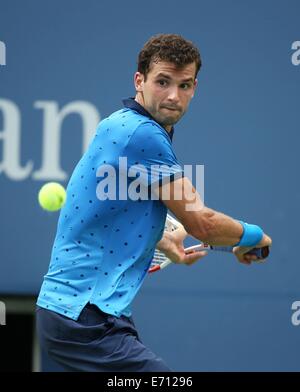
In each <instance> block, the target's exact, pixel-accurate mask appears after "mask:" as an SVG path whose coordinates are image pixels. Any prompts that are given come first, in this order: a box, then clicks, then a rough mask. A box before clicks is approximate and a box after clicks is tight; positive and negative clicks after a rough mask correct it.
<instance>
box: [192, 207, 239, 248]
mask: <svg viewBox="0 0 300 392" xmlns="http://www.w3.org/2000/svg"><path fill="white" fill-rule="evenodd" d="M197 218H198V222H196V224H192V225H191V226H190V228H189V225H188V227H186V229H187V232H188V233H189V234H191V235H192V236H194V237H195V238H197V239H199V240H200V241H204V242H206V243H208V244H210V245H220V246H222V245H224V246H233V245H236V244H237V243H238V242H239V241H240V239H241V237H242V235H243V231H244V230H243V226H242V225H241V223H239V222H238V221H237V220H235V219H233V218H231V217H229V216H227V215H225V214H223V213H221V212H217V211H214V210H212V209H209V208H206V207H204V208H203V210H202V211H201V214H199V216H198V214H197V213H195V217H194V219H195V220H197Z"/></svg>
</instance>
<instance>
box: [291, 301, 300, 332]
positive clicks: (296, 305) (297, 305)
mask: <svg viewBox="0 0 300 392" xmlns="http://www.w3.org/2000/svg"><path fill="white" fill-rule="evenodd" d="M292 310H296V312H294V313H293V314H292V320H291V321H292V324H293V325H295V327H297V326H298V325H300V301H294V302H293V303H292Z"/></svg>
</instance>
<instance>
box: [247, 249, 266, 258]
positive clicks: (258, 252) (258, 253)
mask: <svg viewBox="0 0 300 392" xmlns="http://www.w3.org/2000/svg"><path fill="white" fill-rule="evenodd" d="M269 253H270V249H269V247H268V246H264V247H263V248H253V249H251V250H250V251H249V252H247V253H246V254H247V255H255V256H257V258H258V260H261V259H266V258H267V257H268V256H269Z"/></svg>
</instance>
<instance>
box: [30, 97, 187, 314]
mask: <svg viewBox="0 0 300 392" xmlns="http://www.w3.org/2000/svg"><path fill="white" fill-rule="evenodd" d="M123 103H124V108H123V109H121V110H118V111H116V112H114V113H113V114H111V115H110V116H109V117H107V118H105V119H103V120H102V121H101V122H100V123H99V125H98V127H97V130H96V134H95V136H94V138H93V140H92V142H91V143H90V145H89V148H88V150H87V151H86V153H85V154H84V155H83V157H82V158H81V160H80V161H79V163H78V164H77V166H76V168H75V170H74V172H73V174H72V176H71V178H70V181H69V184H68V187H67V199H66V204H65V206H64V207H63V208H62V210H61V212H60V216H59V221H58V227H57V233H56V238H55V241H54V245H53V249H52V255H51V260H50V265H49V270H48V272H47V274H46V275H45V276H44V280H43V284H42V287H41V291H40V294H39V297H38V301H37V304H38V305H39V306H40V307H42V308H46V309H49V310H53V311H55V312H57V313H59V314H62V315H64V316H66V317H69V318H72V319H75V320H77V318H78V317H79V314H80V313H81V311H82V309H83V308H84V306H85V305H86V304H87V303H88V302H90V303H92V304H95V305H96V306H98V307H99V308H100V309H101V310H102V311H104V312H106V313H109V314H112V315H115V316H117V317H119V316H120V315H125V316H130V315H131V310H130V304H131V302H132V300H133V299H134V297H135V295H136V294H137V292H138V290H139V289H140V287H141V285H142V282H143V280H144V279H145V277H146V275H147V271H148V268H149V265H150V263H151V260H152V257H153V254H154V250H155V246H156V243H157V242H158V241H159V240H160V239H161V237H162V234H163V229H164V223H165V218H166V212H167V211H166V207H165V205H164V204H163V203H162V202H161V201H160V200H157V198H156V199H155V197H152V198H151V197H150V196H151V192H150V191H149V190H150V189H151V186H153V185H158V184H160V183H161V181H164V179H165V178H167V177H168V178H170V177H171V180H172V179H174V178H177V176H181V175H182V172H183V171H182V168H181V166H180V165H179V163H178V161H177V159H176V156H175V154H174V151H173V149H172V144H171V142H172V140H171V138H172V133H173V132H171V133H168V132H167V131H166V130H165V129H164V128H163V127H162V126H161V125H160V124H158V123H157V122H156V121H155V120H154V119H153V118H152V117H151V115H150V114H149V113H148V112H147V111H146V110H145V109H144V108H143V107H142V106H141V105H139V104H138V103H137V102H136V101H135V100H134V99H132V98H130V99H126V100H124V101H123ZM120 158H122V160H123V161H122V162H123V163H124V162H125V161H126V163H127V166H126V167H125V168H124V165H123V163H122V165H121V164H120V162H121V160H120ZM162 165H164V168H165V169H164V170H162V171H159V170H158V168H159V167H160V166H162ZM121 166H122V168H121ZM153 168H154V169H153ZM127 169H128V170H127ZM129 173H130V176H129V175H128V174H129ZM157 173H159V174H158V175H157ZM108 180H109V181H108ZM121 181H123V182H121ZM120 188H122V189H120ZM145 190H146V192H145ZM125 191H126V192H127V195H125V196H126V197H124V192H125ZM147 191H148V192H147ZM146 195H147V196H148V197H146ZM152 196H153V195H152ZM153 199H154V200H153Z"/></svg>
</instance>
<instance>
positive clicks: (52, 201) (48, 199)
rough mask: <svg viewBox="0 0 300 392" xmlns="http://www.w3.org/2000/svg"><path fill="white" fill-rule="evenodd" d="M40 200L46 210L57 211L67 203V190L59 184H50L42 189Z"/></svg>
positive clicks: (39, 195)
mask: <svg viewBox="0 0 300 392" xmlns="http://www.w3.org/2000/svg"><path fill="white" fill-rule="evenodd" d="M38 200H39V203H40V206H41V207H42V208H43V209H44V210H47V211H57V210H59V209H61V207H62V206H63V205H64V204H65V202H66V191H65V188H64V187H63V186H62V185H60V184H58V183H57V182H48V183H47V184H45V185H43V186H42V187H41V189H40V191H39V194H38Z"/></svg>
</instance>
